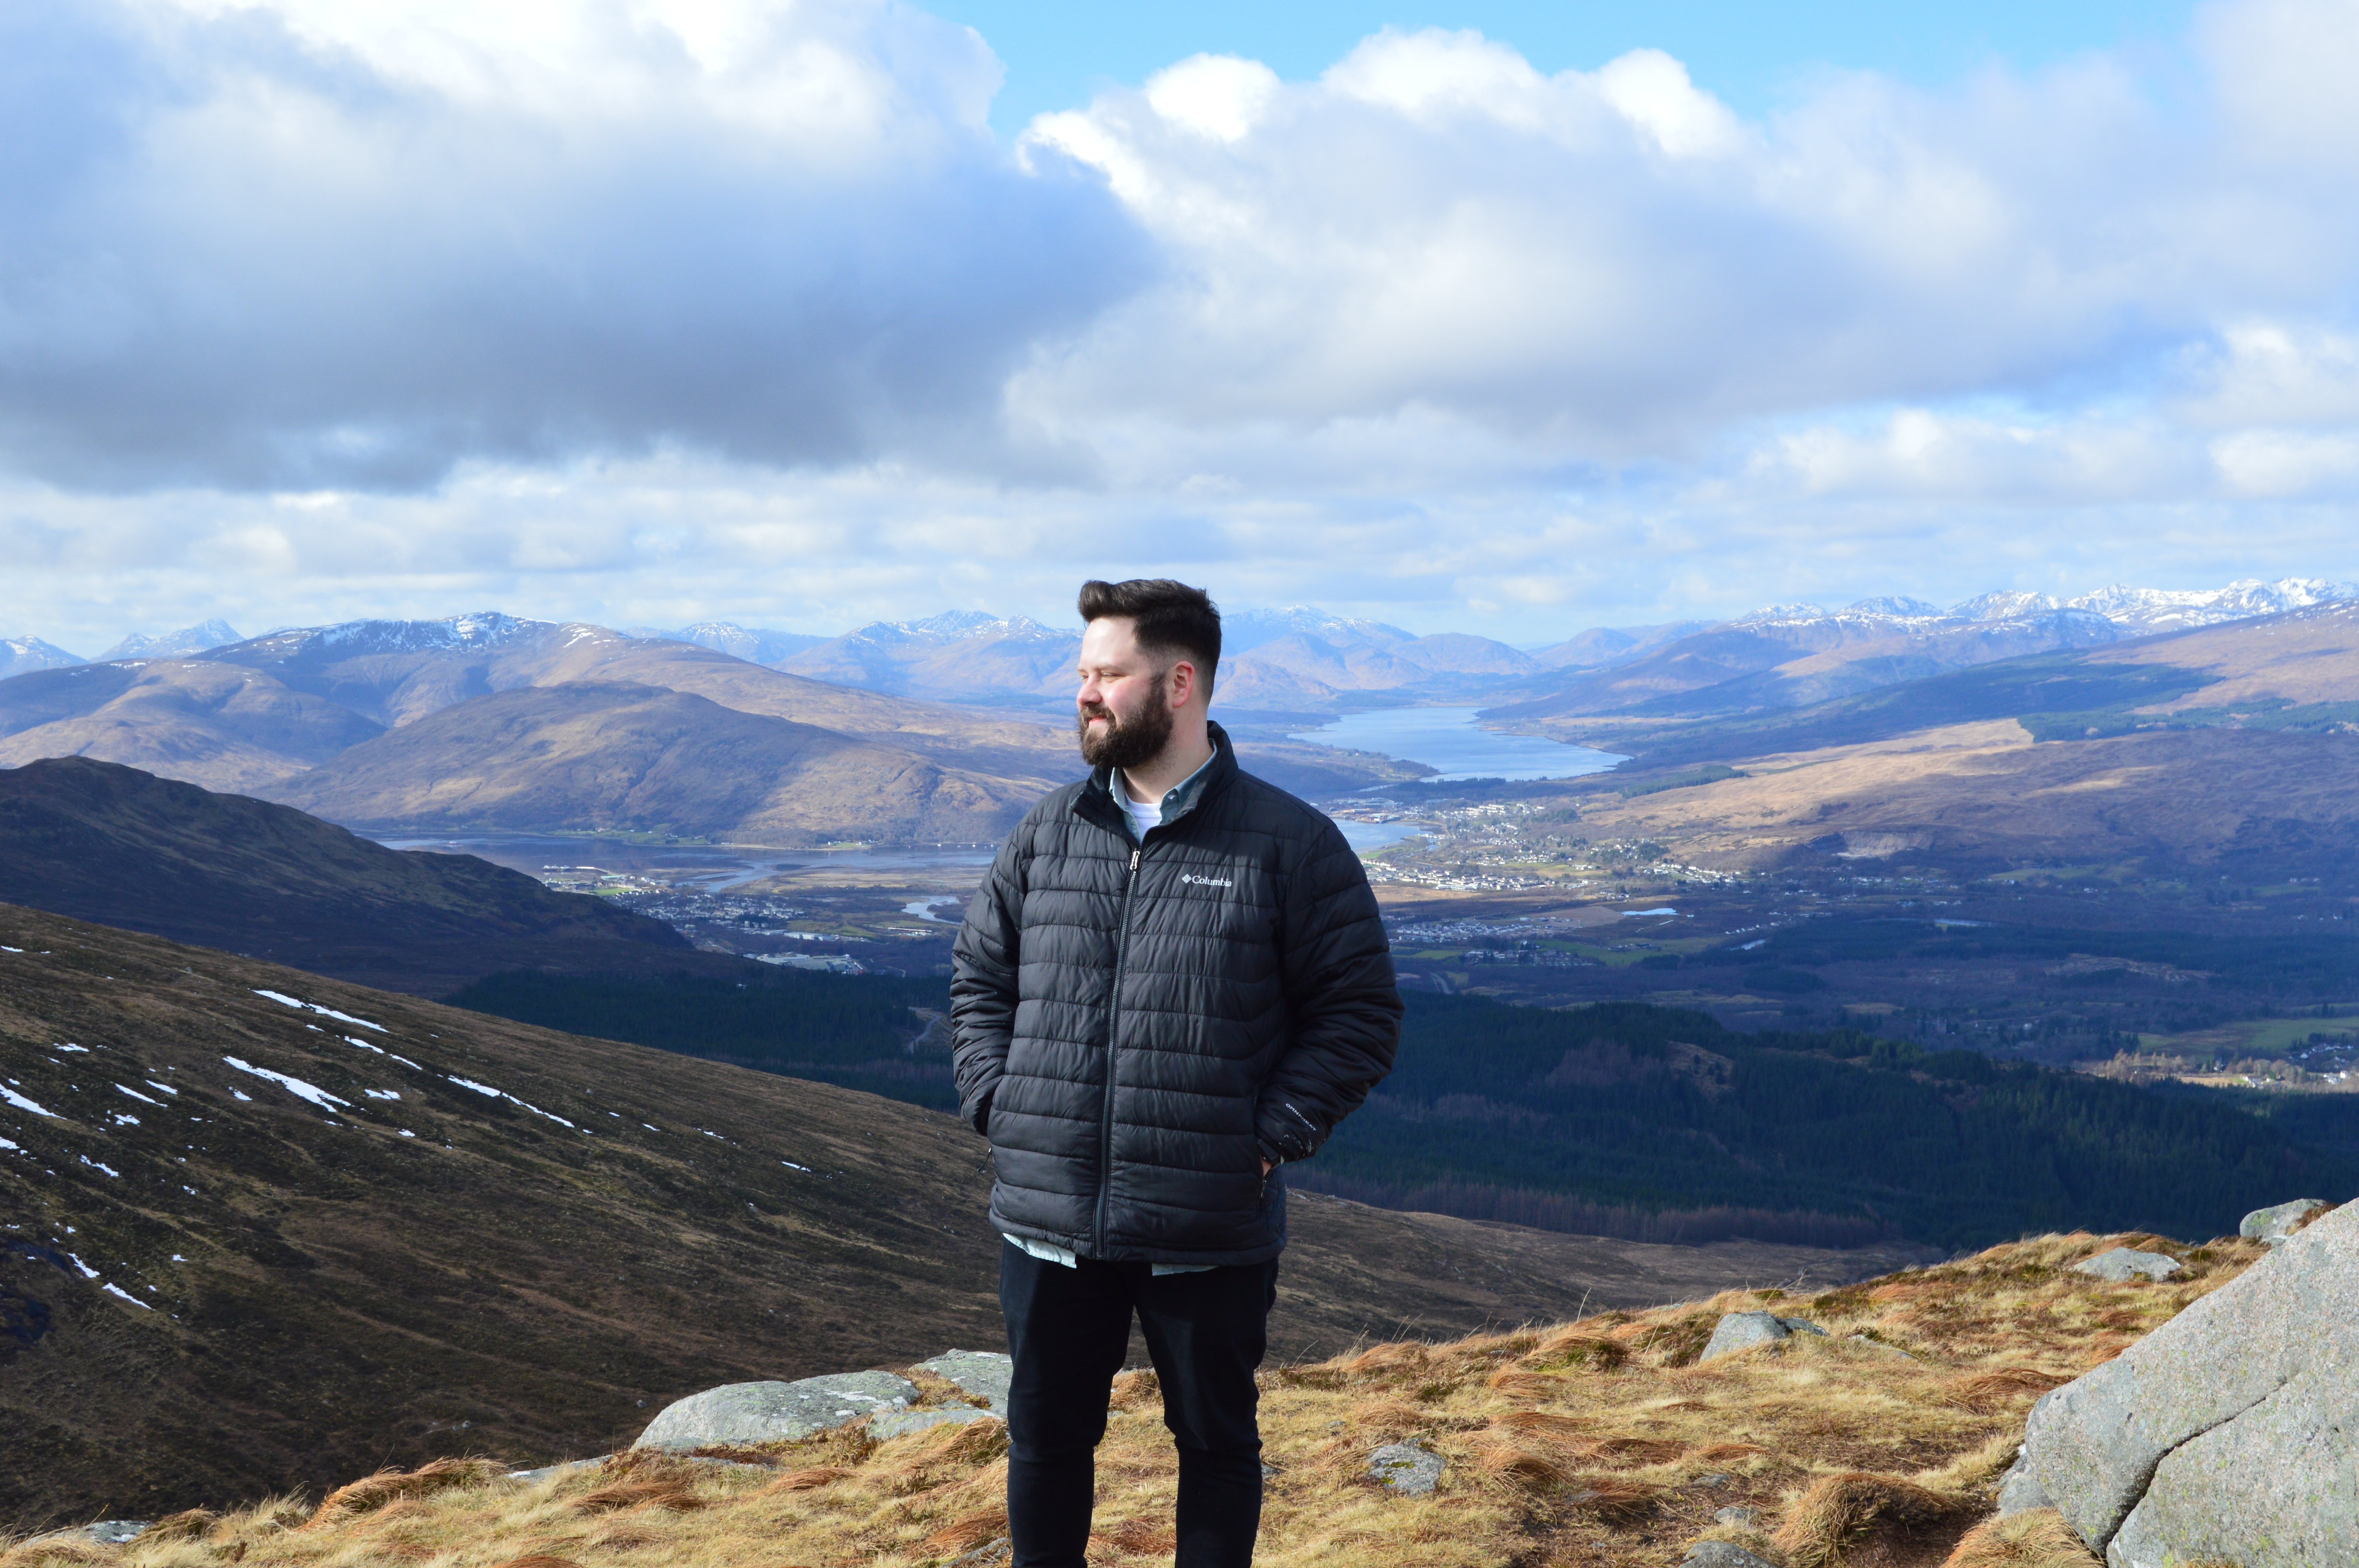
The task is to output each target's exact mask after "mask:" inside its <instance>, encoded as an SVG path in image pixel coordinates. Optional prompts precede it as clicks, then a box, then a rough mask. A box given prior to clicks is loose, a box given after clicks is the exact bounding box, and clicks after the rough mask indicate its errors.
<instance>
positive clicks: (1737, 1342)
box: [1696, 1312, 1827, 1361]
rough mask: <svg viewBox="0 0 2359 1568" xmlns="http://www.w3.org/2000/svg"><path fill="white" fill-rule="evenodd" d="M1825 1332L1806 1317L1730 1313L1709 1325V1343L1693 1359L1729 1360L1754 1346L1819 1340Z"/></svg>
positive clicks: (1763, 1313)
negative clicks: (1805, 1337) (1805, 1338)
mask: <svg viewBox="0 0 2359 1568" xmlns="http://www.w3.org/2000/svg"><path fill="white" fill-rule="evenodd" d="M1826 1332H1827V1331H1826V1330H1825V1329H1823V1328H1821V1327H1820V1326H1819V1325H1817V1324H1815V1323H1812V1322H1811V1321H1810V1319H1809V1318H1806V1317H1779V1316H1778V1315H1777V1314H1776V1313H1774V1312H1733V1313H1729V1314H1726V1315H1725V1316H1723V1317H1722V1319H1721V1320H1720V1321H1719V1322H1718V1323H1716V1324H1714V1325H1712V1340H1711V1342H1710V1343H1709V1344H1707V1345H1706V1346H1704V1347H1703V1354H1702V1355H1701V1356H1699V1357H1696V1359H1697V1360H1698V1361H1709V1360H1711V1359H1712V1357H1715V1356H1733V1355H1734V1354H1735V1353H1736V1352H1737V1351H1739V1350H1750V1349H1752V1348H1753V1347H1754V1346H1756V1345H1774V1344H1776V1343H1777V1341H1778V1340H1781V1339H1791V1338H1792V1337H1793V1336H1795V1335H1797V1334H1815V1335H1818V1336H1821V1338H1823V1337H1825V1336H1826Z"/></svg>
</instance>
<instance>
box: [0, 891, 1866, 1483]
mask: <svg viewBox="0 0 2359 1568" xmlns="http://www.w3.org/2000/svg"><path fill="white" fill-rule="evenodd" d="M269 993H276V994H275V995H274V994H269ZM322 1010H330V1011H322ZM0 1084H5V1087H6V1091H7V1092H6V1094H5V1096H0V1194H5V1198H4V1199H0V1214H5V1216H6V1217H7V1220H6V1226H5V1230H0V1445H5V1446H4V1447H0V1457H5V1463H0V1520H13V1521H16V1522H19V1523H29V1522H31V1521H33V1520H34V1519H58V1518H62V1517H71V1516H73V1515H80V1516H81V1517H84V1518H88V1517H92V1515H93V1514H99V1513H104V1514H111V1515H114V1516H115V1517H122V1516H124V1515H126V1514H127V1515H136V1516H140V1517H151V1518H152V1517H155V1516H156V1515H157V1514H158V1513H160V1512H164V1511H168V1510H170V1509H177V1508H181V1507H186V1506H190V1505H192V1504H195V1503H200V1502H219V1501H222V1500H224V1499H229V1498H253V1497H255V1496H257V1495H260V1494H263V1493H265V1492H267V1491H271V1490H276V1489H280V1488H284V1487H293V1486H310V1487H321V1486H324V1485H327V1484H330V1483H332V1482H335V1481H339V1480H342V1479H346V1478H348V1477H350V1476H353V1475H355V1474H359V1473H362V1472H364V1471H367V1470H371V1469H374V1468H375V1467H376V1466H377V1465H380V1464H385V1463H398V1464H404V1465H412V1464H417V1463H419V1462H420V1461H423V1460H425V1459H427V1458H429V1457H432V1456H434V1455H437V1454H460V1453H479V1452H482V1451H484V1450H485V1449H487V1448H493V1449H500V1450H504V1451H506V1452H510V1453H527V1454H547V1455H559V1454H592V1453H599V1452H603V1451H605V1450H606V1449H609V1448H612V1447H614V1446H615V1445H616V1444H619V1443H623V1442H627V1441H628V1440H629V1438H630V1437H631V1436H632V1435H633V1434H635V1433H636V1432H637V1431H638V1430H639V1428H640V1427H641V1426H642V1425H643V1424H644V1423H645V1422H646V1421H647V1416H648V1412H649V1411H650V1410H652V1409H656V1408H660V1406H661V1405H662V1403H663V1402H664V1401H666V1400H670V1399H672V1398H675V1397H677V1396H679V1395H680V1394H682V1393H686V1392H689V1391H691V1390H695V1389H699V1388H704V1387H709V1386H711V1385H712V1384H716V1383H723V1382H730V1381H742V1380H745V1379H764V1378H795V1377H802V1376H807V1375H810V1374H813V1373H818V1372H823V1371H833V1370H839V1369H841V1368H846V1367H859V1366H866V1365H875V1364H879V1363H886V1362H890V1363H893V1364H906V1363H907V1362H908V1361H910V1360H913V1359H915V1358H917V1357H920V1356H925V1355H930V1354H932V1353H934V1352H936V1351H939V1350H940V1349H942V1348H944V1347H946V1346H991V1345H994V1344H995V1343H997V1342H998V1337H999V1330H998V1315H997V1304H996V1302H995V1298H994V1271H995V1267H996V1260H997V1257H998V1251H999V1248H1000V1246H1001V1243H1000V1242H999V1240H998V1238H995V1237H994V1236H993V1235H991V1234H990V1232H989V1230H988V1228H987V1227H986V1226H985V1224H984V1218H983V1216H984V1198H985V1186H986V1182H987V1177H986V1174H985V1170H984V1159H983V1151H982V1148H981V1145H980V1144H979V1143H978V1141H976V1139H975V1138H974V1135H973V1133H972V1132H971V1131H970V1130H967V1129H966V1128H965V1127H964V1126H963V1125H962V1124H961V1123H960V1122H958V1121H956V1120H955V1119H951V1118H950V1117H947V1116H941V1115H938V1114H935V1113H933V1112H930V1111H926V1110H921V1109H919V1108H915V1107H910V1106H904V1105H897V1104H895V1103H893V1102H891V1101H887V1100H882V1099H878V1098H875V1097H873V1096H869V1095H864V1094H858V1093H854V1092H852V1091H849V1090H844V1089H840V1088H836V1087H831V1086H828V1085H823V1084H812V1083H805V1082H800V1081H798V1080H795V1079H791V1078H784V1077H776V1076H767V1075H764V1074H760V1073H753V1072H747V1071H745V1070H743V1069H741V1068H736V1067H731V1066H725V1065H719V1064H715V1063H709V1062H700V1061H695V1060H690V1059H687V1058H684V1057H679V1056H669V1055H664V1054H658V1053H656V1052H652V1051H648V1050H646V1049H644V1048H641V1047H637V1046H632V1045H623V1044H614V1043H612V1042H609V1041H598V1040H585V1039H580V1038H576V1037H573V1036H569V1035H562V1034H557V1033H550V1032H549V1031H546V1030H540V1029H534V1028H530V1027H527V1026H525V1025H521V1024H514V1023H509V1022H505V1021H503V1020H499V1019H495V1018H491V1017H487V1016H485V1015H484V1014H480V1013H470V1012H463V1011H458V1010H456V1009H452V1008H447V1007H440V1006H437V1005H435V1004H432V1003H429V1002H423V1001H419V1000H416V999H413V998H408V997H400V996H393V995H389V994H386V993H385V992H380V991H371V990H367V989H363V988H360V987H356V986H351V985H345V984H342V983H340V982H337V981H332V980H322V979H317V978H315V977H312V976H309V975H304V974H300V973H298V972H296V971H292V970H288V969H284V968H277V967H274V966H271V965H266V964H261V963H256V962H253V961H250V960H245V959H240V958H236V957H231V956H230V955H227V954H224V953H218V952H213V951H210V950H207V949H202V948H194V947H185V946H178V945H175V944H172V943H168V942H165V941H163V940H161V939H159V938H156V937H151V936H141V935H130V934H126V933H124V932H120V931H115V930H112V929H109V928H107V927H103V926H96V925H84V924H82V923H80V922H77V921H72V920H68V919H65V918H64V917H61V916H58V915H50V914H39V913H37V912H34V911H30V910H25V909H19V908H16V907H14V906H6V905H0ZM1294 1231H1295V1242H1294V1245H1293V1247H1292V1248H1291V1249H1289V1251H1288V1261H1287V1265H1286V1269H1285V1272H1284V1282H1283V1284H1282V1286H1281V1292H1282V1293H1281V1300H1280V1305H1279V1309H1278V1314H1277V1318H1276V1319H1275V1320H1274V1323H1273V1330H1274V1338H1275V1342H1276V1343H1277V1346H1279V1353H1280V1354H1284V1355H1292V1356H1299V1355H1327V1354H1332V1353H1334V1352H1335V1351H1336V1350H1339V1349H1341V1348H1343V1346H1347V1345H1349V1344H1351V1343H1352V1342H1353V1340H1354V1339H1355V1338H1358V1337H1360V1336H1364V1335H1371V1334H1372V1335H1375V1336H1397V1335H1399V1334H1402V1333H1408V1332H1417V1331H1419V1330H1420V1329H1424V1328H1427V1327H1431V1328H1437V1329H1440V1330H1443V1331H1446V1332H1458V1333H1463V1332H1466V1331H1467V1330H1469V1329H1472V1328H1474V1327H1477V1326H1480V1325H1483V1324H1485V1323H1490V1322H1501V1321H1506V1322H1522V1321H1527V1320H1529V1319H1532V1318H1538V1317H1560V1316H1563V1315H1565V1314H1568V1313H1570V1312H1571V1311H1573V1310H1575V1308H1576V1306H1577V1304H1578V1303H1579V1302H1580V1301H1581V1300H1582V1299H1583V1298H1584V1297H1592V1298H1593V1299H1598V1300H1609V1301H1623V1302H1629V1303H1633V1304H1637V1303H1646V1302H1652V1301H1660V1300H1663V1299H1666V1298H1668V1297H1674V1296H1678V1295H1682V1294H1690V1293H1693V1292H1695V1291H1696V1290H1698V1289H1709V1288H1712V1279H1713V1277H1715V1276H1716V1277H1717V1279H1718V1280H1719V1281H1722V1282H1732V1281H1742V1280H1746V1279H1751V1280H1763V1279H1779V1278H1789V1277H1791V1275H1792V1274H1793V1273H1794V1272H1795V1271H1796V1270H1797V1269H1810V1270H1812V1271H1814V1277H1819V1278H1824V1277H1826V1274H1827V1272H1828V1267H1827V1266H1828V1265H1830V1264H1834V1265H1840V1263H1841V1261H1842V1260H1841V1258H1840V1257H1839V1256H1836V1255H1830V1254H1825V1253H1815V1254H1814V1253H1806V1252H1803V1251H1802V1250H1801V1249H1753V1250H1750V1251H1746V1250H1744V1249H1720V1250H1713V1249H1647V1248H1639V1247H1631V1246H1625V1245H1619V1244H1611V1243H1593V1242H1583V1241H1581V1240H1579V1239H1578V1238H1566V1237H1549V1236H1543V1235H1539V1234H1538V1233H1534V1232H1526V1231H1517V1230H1514V1229H1512V1228H1508V1227H1501V1228H1498V1229H1495V1230H1493V1229H1486V1228H1484V1227H1475V1226H1468V1225H1463V1224H1453V1223H1452V1222H1449V1221H1442V1220H1433V1219H1420V1218H1419V1217H1413V1216H1399V1215H1390V1214H1386V1213H1382V1212H1380V1211H1376V1210H1372V1209H1365V1208H1361V1207H1358V1206H1353V1205H1345V1204H1338V1203H1334V1202H1332V1201H1329V1200H1310V1201H1305V1202H1302V1203H1301V1204H1300V1205H1299V1207H1298V1209H1297V1211H1296V1214H1295V1223H1294ZM1666 1260H1668V1261H1670V1262H1671V1263H1672V1264H1673V1266H1672V1267H1671V1268H1669V1269H1662V1268H1658V1267H1657V1264H1658V1263H1660V1262H1663V1261H1666ZM1883 1266H1889V1265H1888V1263H1887V1264H1885V1265H1883ZM1843 1277H1849V1276H1848V1275H1845V1276H1843Z"/></svg>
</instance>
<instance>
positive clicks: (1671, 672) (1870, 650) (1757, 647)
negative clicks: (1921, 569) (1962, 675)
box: [1491, 600, 2121, 720]
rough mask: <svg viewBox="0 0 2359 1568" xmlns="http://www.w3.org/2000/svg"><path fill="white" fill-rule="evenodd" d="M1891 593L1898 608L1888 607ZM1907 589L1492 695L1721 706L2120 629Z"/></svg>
mask: <svg viewBox="0 0 2359 1568" xmlns="http://www.w3.org/2000/svg"><path fill="white" fill-rule="evenodd" d="M1896 602H1903V603H1905V604H1906V606H1907V608H1906V609H1904V610H1899V611H1896V610H1894V609H1892V608H1890V606H1891V605H1893V604H1894V603H1896ZM1930 610H1931V607H1930V606H1929V605H1925V604H1923V603H1922V602H1921V601H1919V600H1907V601H1895V600H1864V601H1863V602H1861V603H1859V604H1854V605H1852V606H1849V607H1848V608H1845V609H1843V610H1840V611H1825V610H1821V609H1820V608H1819V607H1818V606H1816V605H1812V604H1789V605H1774V606H1771V607H1770V608H1768V609H1766V610H1759V611H1754V612H1753V613H1752V614H1750V615H1744V616H1739V617H1738V618H1737V619H1736V620H1734V621H1729V622H1722V623H1721V624H1719V625H1717V626H1712V627H1709V628H1707V629H1706V630H1704V631H1701V632H1698V633H1691V634H1690V635H1687V636H1684V637H1680V638H1677V639H1675V640H1673V641H1671V642H1669V643H1663V644H1661V645H1660V646H1658V647H1657V648H1655V649H1654V650H1653V651H1652V652H1650V653H1647V654H1644V655H1642V656H1640V657H1636V658H1633V659H1629V660H1627V661H1625V662H1622V663H1618V664H1614V665H1608V666H1605V667H1603V668H1602V669H1587V670H1584V669H1577V668H1576V669H1568V670H1565V671H1563V672H1561V673H1559V674H1556V675H1553V676H1549V677H1546V678H1545V679H1543V680H1540V681H1535V682H1530V683H1527V684H1525V685H1523V686H1520V687H1515V688H1512V689H1510V690H1509V691H1507V692H1506V693H1503V694H1501V697H1502V698H1504V700H1497V699H1495V700H1497V706H1495V707H1494V708H1492V709H1491V716H1492V717H1494V718H1497V719H1509V720H1514V719H1552V718H1558V717H1563V716H1571V715H1584V714H1585V715H1595V714H1609V713H1628V714H1642V715H1658V716H1668V715H1674V714H1677V715H1692V716H1699V717H1700V716H1703V715H1712V714H1729V713H1745V712H1756V711H1762V710H1774V709H1779V708H1801V707H1805V706H1807V705H1809V704H1811V703H1814V702H1823V701H1826V700H1828V699H1829V698H1832V697H1843V696H1847V695H1851V694H1853V693H1856V692H1864V691H1870V690H1874V689H1875V688H1877V687H1888V686H1892V685H1895V684H1897V683H1898V682H1901V681H1907V680H1915V679H1921V678H1923V677H1925V676H1933V675H1939V674H1940V673H1942V672H1944V671H1947V670H1953V669H1964V668H1970V667H1972V666H1973V665H1981V664H1987V663H1990V662H1992V661H1995V660H1998V659H2006V658H2014V657H2019V656H2020V655H2022V654H2034V653H2043V652H2047V651H2049V650H2051V649H2057V648H2073V647H2085V646H2090V645H2093V644H2097V643H2109V642H2113V641H2114V640H2115V639H2117V638H2118V637H2119V636H2120V635H2121V633H2119V632H2118V631H2116V630H2115V629H2114V625H2113V623H2112V622H2109V621H2108V620H2106V619H2105V618H2104V616H2103V615H2099V614H2096V613H2094V612H2093V611H2085V610H2069V609H2043V608H2038V607H2036V606H2030V605H2026V606H2024V607H2022V612H2020V613H2014V614H2006V615H2001V616H1985V617H1984V618H1979V619H1977V618H1973V617H1969V616H1966V615H1961V614H1943V613H1940V612H1939V611H1933V612H1931V613H1926V611H1930Z"/></svg>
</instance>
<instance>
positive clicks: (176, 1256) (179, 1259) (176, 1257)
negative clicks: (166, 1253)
mask: <svg viewBox="0 0 2359 1568" xmlns="http://www.w3.org/2000/svg"><path fill="white" fill-rule="evenodd" d="M172 1261H173V1262H175V1263H185V1262H187V1261H188V1260H187V1259H186V1258H183V1257H181V1256H180V1255H179V1253H178V1252H175V1253H173V1254H172Z"/></svg>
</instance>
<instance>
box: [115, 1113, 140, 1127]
mask: <svg viewBox="0 0 2359 1568" xmlns="http://www.w3.org/2000/svg"><path fill="white" fill-rule="evenodd" d="M109 1119H110V1120H112V1121H113V1122H114V1125H115V1126H117V1127H136V1126H138V1125H139V1119H138V1118H137V1117H136V1116H134V1115H132V1114H131V1113H130V1112H129V1111H127V1110H118V1111H116V1112H115V1113H114V1116H113V1117H111V1118H109Z"/></svg>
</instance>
